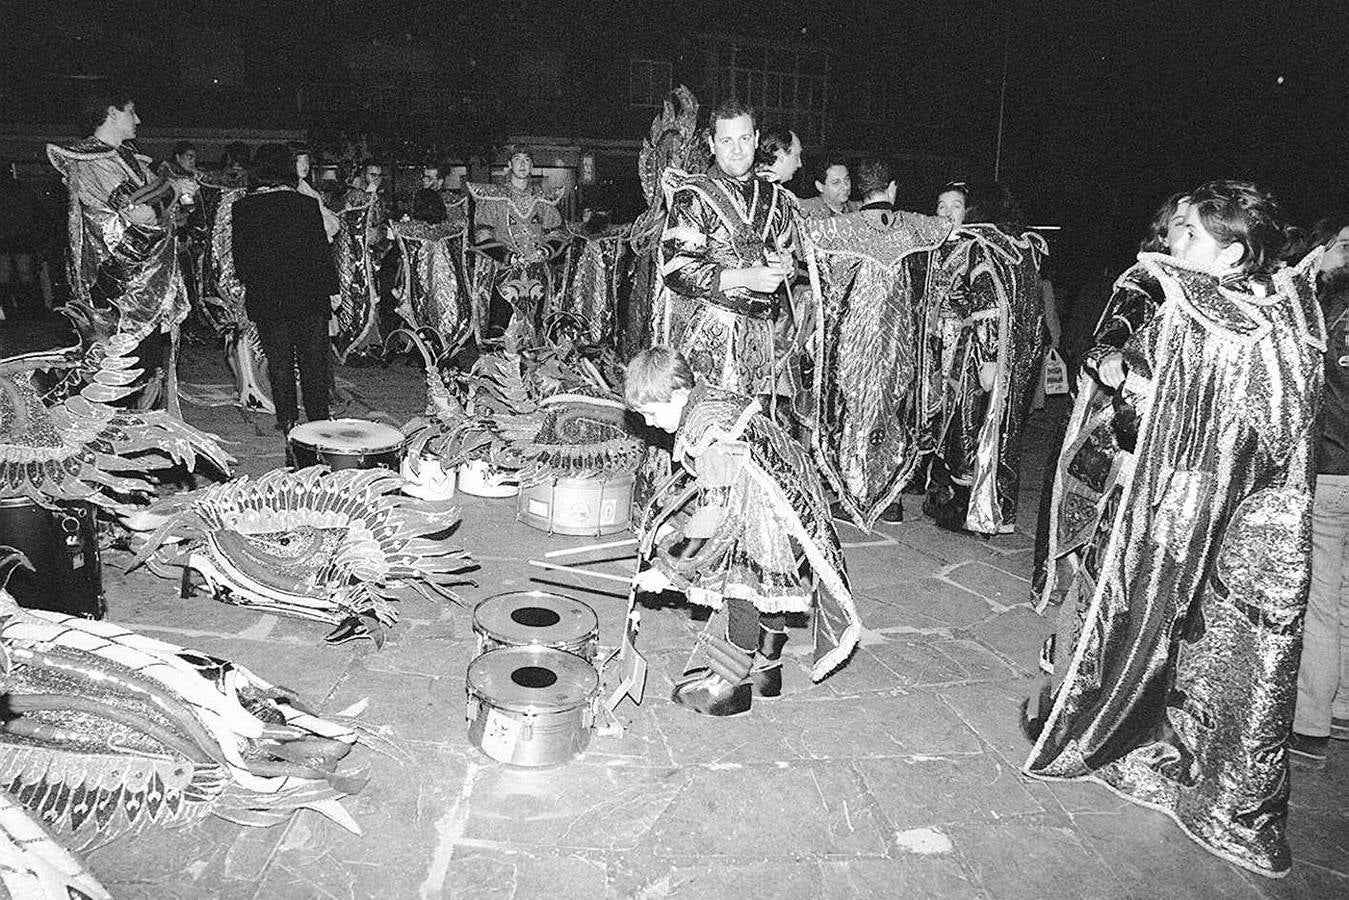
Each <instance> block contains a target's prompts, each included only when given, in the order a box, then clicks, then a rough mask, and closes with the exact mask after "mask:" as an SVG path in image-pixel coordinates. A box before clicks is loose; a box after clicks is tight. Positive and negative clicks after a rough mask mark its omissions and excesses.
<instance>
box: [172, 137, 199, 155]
mask: <svg viewBox="0 0 1349 900" xmlns="http://www.w3.org/2000/svg"><path fill="white" fill-rule="evenodd" d="M196 149H197V145H196V144H194V143H192V142H191V141H179V142H178V143H176V144H174V145H173V155H174V156H175V157H178V156H182V155H183V154H184V153H186V152H187V151H189V150H192V151H193V152H195V151H196Z"/></svg>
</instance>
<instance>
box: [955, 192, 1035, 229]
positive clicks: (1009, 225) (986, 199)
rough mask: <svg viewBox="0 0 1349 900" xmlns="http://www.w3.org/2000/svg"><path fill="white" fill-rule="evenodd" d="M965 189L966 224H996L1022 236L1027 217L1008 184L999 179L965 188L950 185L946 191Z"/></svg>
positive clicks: (999, 227)
mask: <svg viewBox="0 0 1349 900" xmlns="http://www.w3.org/2000/svg"><path fill="white" fill-rule="evenodd" d="M957 190H964V192H965V224H967V225H972V224H977V223H980V222H983V223H987V224H990V225H996V226H997V227H998V229H999V230H1000V231H1005V232H1007V233H1008V234H1011V235H1016V236H1018V237H1019V236H1020V235H1022V234H1024V233H1025V231H1026V217H1025V216H1023V215H1022V214H1021V207H1020V206H1018V205H1017V202H1016V199H1015V198H1014V197H1013V196H1012V192H1011V191H1009V190H1008V189H1007V186H1006V185H1004V184H1002V183H1001V182H998V181H985V182H979V183H975V184H971V185H969V186H968V187H965V188H958V187H950V186H948V187H947V188H945V190H944V191H943V193H945V191H957Z"/></svg>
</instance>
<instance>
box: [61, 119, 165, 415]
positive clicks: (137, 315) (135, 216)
mask: <svg viewBox="0 0 1349 900" xmlns="http://www.w3.org/2000/svg"><path fill="white" fill-rule="evenodd" d="M47 158H48V159H49V160H50V161H51V164H52V165H53V166H54V167H55V168H56V170H57V171H58V172H60V173H61V177H62V178H63V179H64V180H65V183H66V187H67V189H68V190H69V193H70V216H69V234H70V270H69V271H70V285H71V291H72V295H73V296H72V298H71V303H72V304H73V306H75V307H76V308H77V309H80V310H83V311H84V313H83V314H84V315H85V316H86V317H91V318H92V317H94V316H96V315H97V314H99V313H100V311H103V310H109V309H111V310H115V317H114V318H115V323H114V328H115V330H114V331H113V333H112V334H110V335H108V336H107V337H106V338H105V339H104V340H102V341H101V342H100V344H99V345H96V346H94V347H91V348H90V349H91V352H94V353H107V354H108V355H111V356H127V355H130V354H132V353H133V352H135V351H136V350H137V347H138V345H140V344H141V343H142V342H143V341H147V340H148V339H150V338H154V337H155V336H157V335H158V334H159V333H161V332H162V333H171V334H172V335H173V338H172V340H173V347H174V350H171V351H170V353H169V359H168V360H167V361H166V362H165V364H164V369H165V371H164V377H165V385H164V392H165V394H166V396H165V397H164V399H165V401H166V405H167V407H168V408H169V410H170V411H172V412H173V413H174V415H178V414H179V410H178V407H177V397H176V383H175V382H174V376H173V366H174V363H175V361H176V360H175V359H174V356H175V355H176V354H175V351H176V345H177V326H178V324H179V323H180V322H182V321H183V319H184V318H186V317H187V313H188V299H187V288H186V287H185V286H184V284H183V276H182V273H181V272H180V271H179V269H178V253H177V244H176V242H175V240H174V234H173V225H172V218H171V217H168V218H167V219H166V221H167V223H168V224H160V222H159V220H158V218H157V217H156V216H155V214H154V212H153V210H151V209H150V207H148V206H145V205H144V204H134V205H133V204H130V203H129V198H130V197H131V195H133V194H134V193H135V192H136V191H138V190H140V189H141V188H144V187H146V186H148V185H149V184H150V183H151V179H152V178H153V176H152V175H151V174H150V171H149V169H148V168H147V163H148V162H149V160H148V159H147V158H146V157H143V156H137V155H136V154H134V153H132V152H131V150H130V148H129V147H126V146H123V147H119V148H114V147H112V146H109V145H108V144H105V143H103V142H102V141H100V140H98V139H96V138H88V139H86V140H84V141H80V142H79V143H77V144H74V145H72V146H70V147H59V146H57V145H55V144H48V145H47ZM77 324H78V322H77Z"/></svg>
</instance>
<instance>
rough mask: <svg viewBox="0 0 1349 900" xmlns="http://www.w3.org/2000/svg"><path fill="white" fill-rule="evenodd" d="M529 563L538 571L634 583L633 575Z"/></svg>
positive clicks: (553, 564)
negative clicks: (567, 573) (549, 570)
mask: <svg viewBox="0 0 1349 900" xmlns="http://www.w3.org/2000/svg"><path fill="white" fill-rule="evenodd" d="M527 562H528V563H529V564H530V565H531V566H533V567H534V568H536V569H551V570H553V571H556V572H570V573H571V574H573V575H581V576H583V577H585V578H602V579H604V580H605V581H619V582H622V583H623V584H629V583H630V582H631V581H632V576H631V575H611V574H609V573H608V572H596V571H595V570H594V569H578V568H576V567H575V566H564V565H561V564H560V563H550V562H544V561H543V560H539V559H531V560H527Z"/></svg>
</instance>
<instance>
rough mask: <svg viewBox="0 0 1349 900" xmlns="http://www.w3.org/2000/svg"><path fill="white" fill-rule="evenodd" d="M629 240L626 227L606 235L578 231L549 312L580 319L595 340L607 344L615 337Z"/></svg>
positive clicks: (597, 342) (594, 341)
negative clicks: (560, 288) (619, 295)
mask: <svg viewBox="0 0 1349 900" xmlns="http://www.w3.org/2000/svg"><path fill="white" fill-rule="evenodd" d="M627 241H628V231H627V229H626V228H622V229H614V230H612V231H609V232H606V233H604V234H586V233H584V232H581V231H574V232H573V233H572V239H571V243H570V244H569V245H568V246H567V256H566V263H565V268H564V270H563V275H562V290H560V291H558V292H557V293H556V294H555V295H554V296H553V298H552V302H551V303H550V305H549V309H548V310H547V312H548V313H549V314H553V313H561V314H563V315H566V316H571V317H573V318H575V319H576V320H578V321H579V322H580V323H581V324H582V325H583V326H584V327H585V334H584V335H583V336H584V337H585V338H586V339H587V340H589V341H590V342H591V343H595V344H600V343H606V342H608V341H609V340H611V339H612V338H613V336H614V331H615V326H616V324H617V319H618V288H619V285H620V283H621V282H622V280H623V278H622V275H623V268H624V265H625V263H626V258H627V249H628V247H627Z"/></svg>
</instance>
